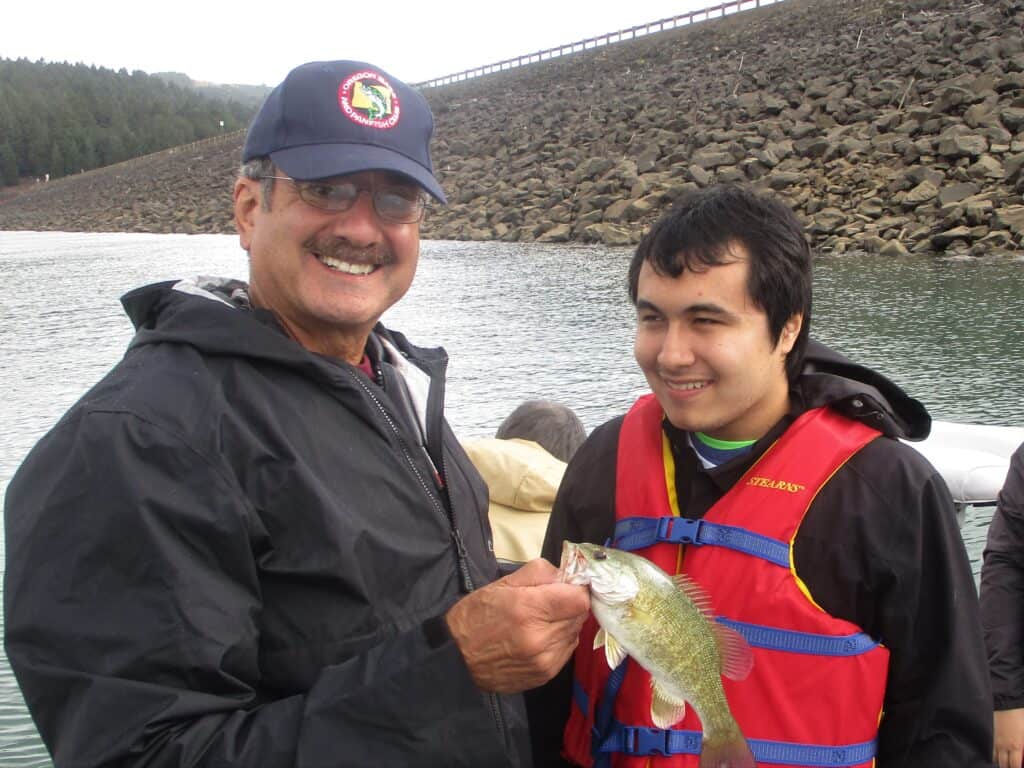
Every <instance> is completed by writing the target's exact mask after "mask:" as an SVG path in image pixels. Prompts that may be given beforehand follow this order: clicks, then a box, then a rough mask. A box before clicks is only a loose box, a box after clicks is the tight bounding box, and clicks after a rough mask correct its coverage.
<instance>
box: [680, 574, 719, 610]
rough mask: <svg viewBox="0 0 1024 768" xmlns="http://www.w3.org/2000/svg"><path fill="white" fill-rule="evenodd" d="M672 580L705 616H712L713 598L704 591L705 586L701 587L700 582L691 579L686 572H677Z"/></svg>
mask: <svg viewBox="0 0 1024 768" xmlns="http://www.w3.org/2000/svg"><path fill="white" fill-rule="evenodd" d="M672 581H673V582H675V585H676V587H678V588H679V591H680V592H682V593H683V594H684V595H686V596H687V597H688V598H689V599H690V602H692V603H693V604H694V605H696V606H697V607H698V608H699V609H700V610H701V612H702V613H703V614H704V615H705V616H707V617H708V618H709V619H710V618H712V615H711V598H710V597H708V593H707V592H705V591H704V588H703V587H701V585H700V584H698V583H697V582H696V581H694V580H693V579H691V578H690V577H689V576H687V575H686V574H685V573H677V574H676V575H675V576H673V577H672Z"/></svg>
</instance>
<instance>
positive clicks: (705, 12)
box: [412, 0, 785, 88]
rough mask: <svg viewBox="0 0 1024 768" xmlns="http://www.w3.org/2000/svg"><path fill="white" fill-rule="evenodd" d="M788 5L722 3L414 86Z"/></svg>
mask: <svg viewBox="0 0 1024 768" xmlns="http://www.w3.org/2000/svg"><path fill="white" fill-rule="evenodd" d="M784 1H785V0H731V1H730V2H726V3H720V4H719V5H714V6H710V7H708V8H701V9H699V10H696V11H690V12H689V13H684V14H681V15H679V16H670V17H669V18H667V19H658V20H657V21H650V22H647V23H646V24H640V25H638V26H635V27H630V28H629V29H620V30H618V31H616V32H607V33H605V34H603V35H599V36H597V37H588V38H586V39H585V40H577V41H576V42H574V43H566V44H565V45H559V46H556V47H555V48H547V49H545V50H543V51H534V52H533V53H527V54H523V55H522V56H516V57H514V58H511V59H505V60H504V61H496V62H494V63H493V64H484V65H483V66H480V67H474V68H472V69H465V70H463V71H462V72H456V73H454V74H451V75H444V76H443V77H435V78H433V79H432V80H424V81H423V82H421V83H413V84H412V85H413V87H415V88H436V87H437V86H440V85H450V84H451V83H458V82H462V81H463V80H469V79H471V78H474V77H480V76H482V75H489V74H492V73H494V72H503V71H505V70H508V69H515V68H516V67H522V66H525V65H526V64H534V63H536V62H539V61H547V60H549V59H555V58H558V57H559V56H567V55H568V54H571V53H578V52H579V51H586V50H590V49H591V48H597V47H599V46H602V45H610V44H612V43H620V42H625V41H626V40H635V39H636V38H637V37H642V36H644V35H649V34H654V33H656V32H664V31H665V30H667V29H676V28H677V27H687V26H690V25H691V24H696V23H699V22H703V21H710V20H712V19H721V18H723V17H724V16H726V15H734V14H737V13H740V12H742V11H752V10H755V9H757V8H760V7H762V6H765V5H775V4H776V3H781V2H784Z"/></svg>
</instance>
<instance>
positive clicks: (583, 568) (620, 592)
mask: <svg viewBox="0 0 1024 768" xmlns="http://www.w3.org/2000/svg"><path fill="white" fill-rule="evenodd" d="M559 570H560V579H561V580H562V581H563V582H566V583H569V584H585V585H587V586H589V588H590V595H591V601H590V605H591V611H592V612H593V614H594V618H595V619H597V622H598V624H599V625H600V629H599V630H598V632H597V634H596V635H595V637H594V650H597V649H599V648H601V647H602V646H603V647H604V653H605V659H606V660H607V662H608V666H609V667H611V668H612V669H615V668H616V667H618V666H619V664H621V663H622V661H623V660H624V659H625V658H626V657H627V656H630V657H632V658H633V660H634V661H635V662H636V663H637V664H639V665H640V666H641V667H643V668H644V669H645V670H647V672H648V673H650V676H651V685H652V687H653V698H652V701H651V720H652V721H653V722H654V724H655V725H656V726H658V727H659V728H669V727H671V726H672V725H673V724H675V723H677V722H679V721H680V720H682V719H683V716H684V715H685V714H686V705H687V703H689V705H690V706H691V707H693V709H694V711H695V712H696V713H697V716H698V717H699V718H700V721H701V724H702V725H703V739H702V742H703V743H702V748H701V755H700V766H701V768H753V767H754V757H753V754H752V753H751V751H750V747H749V745H748V744H747V741H746V738H745V737H744V736H743V733H742V732H741V731H740V728H739V726H738V725H737V723H736V720H735V718H734V717H733V715H732V712H731V711H730V709H729V703H728V701H727V700H726V697H725V691H724V690H723V688H722V676H723V675H724V676H725V677H728V678H729V679H731V680H743V679H745V678H746V677H747V676H748V675H749V674H750V670H751V669H752V668H753V664H754V657H753V653H752V652H751V650H750V646H749V645H748V644H747V641H746V640H745V639H744V638H743V636H742V635H740V634H739V633H738V632H736V631H735V630H733V629H730V628H729V627H726V626H723V625H722V624H719V623H718V622H716V621H715V620H714V617H713V615H712V613H711V607H710V606H711V603H710V599H709V598H708V596H707V594H706V593H705V592H704V591H703V590H702V589H701V588H700V586H699V585H698V584H697V583H696V582H694V581H693V580H692V579H690V578H689V577H687V576H686V575H685V574H677V575H676V576H669V575H668V574H667V573H665V571H663V570H662V569H661V568H659V567H658V566H657V565H655V564H654V563H652V562H651V561H650V560H648V559H646V558H644V557H641V556H640V555H635V554H633V553H632V552H626V551H623V550H620V549H612V548H609V547H602V546H598V545H596V544H586V543H580V544H576V543H573V542H571V541H565V542H564V543H563V545H562V560H561V565H560V569H559Z"/></svg>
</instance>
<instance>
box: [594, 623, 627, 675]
mask: <svg viewBox="0 0 1024 768" xmlns="http://www.w3.org/2000/svg"><path fill="white" fill-rule="evenodd" d="M602 645H603V646H604V658H605V660H606V661H607V662H608V666H609V667H611V668H612V669H615V668H616V667H618V666H619V664H621V663H622V662H624V661H625V660H626V657H627V656H628V655H629V654H628V653H626V649H625V648H623V647H622V646H621V645H619V641H618V640H616V639H615V638H614V637H612V636H611V635H609V634H608V633H607V632H605V631H604V629H599V630H598V631H597V634H596V635H595V636H594V650H595V651H596V650H597V649H598V648H600V647H601V646H602Z"/></svg>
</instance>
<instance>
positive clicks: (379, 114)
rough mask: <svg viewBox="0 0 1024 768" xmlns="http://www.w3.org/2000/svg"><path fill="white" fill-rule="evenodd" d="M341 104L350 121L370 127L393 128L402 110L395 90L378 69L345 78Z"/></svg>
mask: <svg viewBox="0 0 1024 768" xmlns="http://www.w3.org/2000/svg"><path fill="white" fill-rule="evenodd" d="M338 105H339V106H340V107H341V111H342V112H343V113H345V116H346V117H347V118H348V119H349V120H351V121H352V122H354V123H359V125H365V126H367V127H369V128H394V127H395V125H397V124H398V117H399V115H400V113H401V108H400V107H399V104H398V94H396V93H395V89H394V88H392V87H391V85H390V83H388V81H387V80H385V79H384V78H383V77H381V76H380V75H378V74H377V73H376V72H356V73H355V74H354V75H351V76H350V77H349V78H348V79H347V80H345V81H344V82H343V83H342V84H341V86H340V87H339V88H338Z"/></svg>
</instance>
